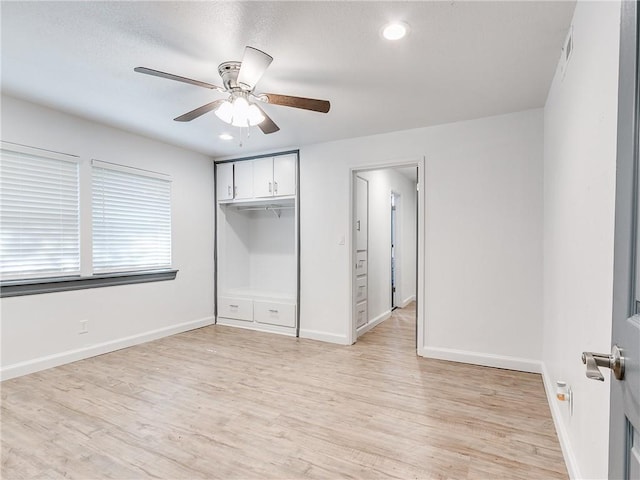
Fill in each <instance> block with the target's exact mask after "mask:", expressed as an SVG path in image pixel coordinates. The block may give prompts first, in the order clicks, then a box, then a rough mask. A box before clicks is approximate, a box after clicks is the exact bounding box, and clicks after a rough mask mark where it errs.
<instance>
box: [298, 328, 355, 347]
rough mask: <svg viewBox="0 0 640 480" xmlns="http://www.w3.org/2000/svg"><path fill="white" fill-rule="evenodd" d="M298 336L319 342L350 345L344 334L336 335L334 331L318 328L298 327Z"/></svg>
mask: <svg viewBox="0 0 640 480" xmlns="http://www.w3.org/2000/svg"><path fill="white" fill-rule="evenodd" d="M300 338H307V339H309V340H318V341H320V342H328V343H337V344H338V345H351V343H349V340H348V339H347V337H346V335H336V334H334V333H326V332H319V331H318V330H306V329H300Z"/></svg>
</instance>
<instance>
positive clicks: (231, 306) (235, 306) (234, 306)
mask: <svg viewBox="0 0 640 480" xmlns="http://www.w3.org/2000/svg"><path fill="white" fill-rule="evenodd" d="M229 307H230V308H238V305H231V304H229Z"/></svg>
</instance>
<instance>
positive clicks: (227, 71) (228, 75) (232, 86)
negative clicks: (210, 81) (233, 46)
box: [218, 62, 242, 92]
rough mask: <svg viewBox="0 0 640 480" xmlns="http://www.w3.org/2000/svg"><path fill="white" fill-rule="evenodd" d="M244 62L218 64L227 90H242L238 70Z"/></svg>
mask: <svg viewBox="0 0 640 480" xmlns="http://www.w3.org/2000/svg"><path fill="white" fill-rule="evenodd" d="M241 65H242V62H224V63H221V64H220V65H219V66H218V73H219V74H220V77H221V78H222V83H223V85H224V88H225V89H226V90H227V91H230V92H232V91H234V90H242V87H240V86H239V85H238V72H239V71H240V66H241Z"/></svg>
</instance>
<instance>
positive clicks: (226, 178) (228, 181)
mask: <svg viewBox="0 0 640 480" xmlns="http://www.w3.org/2000/svg"><path fill="white" fill-rule="evenodd" d="M216 196H217V198H218V200H231V199H232V198H233V164H232V163H219V164H218V165H216Z"/></svg>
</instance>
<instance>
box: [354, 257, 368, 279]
mask: <svg viewBox="0 0 640 480" xmlns="http://www.w3.org/2000/svg"><path fill="white" fill-rule="evenodd" d="M366 273H367V252H358V253H356V275H366Z"/></svg>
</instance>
